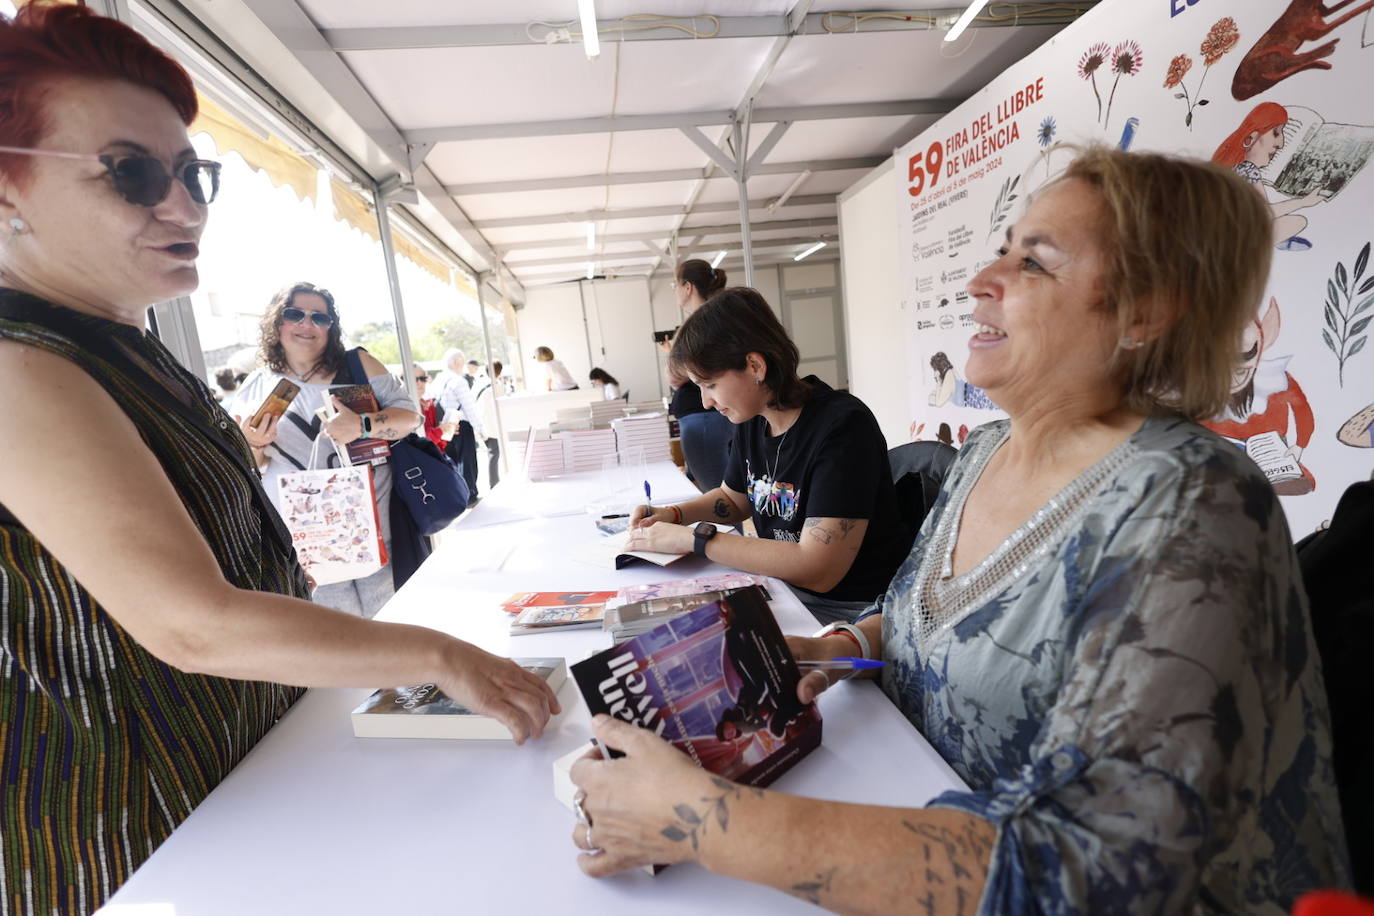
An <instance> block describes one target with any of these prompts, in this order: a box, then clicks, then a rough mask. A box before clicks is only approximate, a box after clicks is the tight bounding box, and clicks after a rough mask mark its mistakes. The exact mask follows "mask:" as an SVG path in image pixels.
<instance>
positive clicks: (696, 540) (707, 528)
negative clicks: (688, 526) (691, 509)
mask: <svg viewBox="0 0 1374 916" xmlns="http://www.w3.org/2000/svg"><path fill="white" fill-rule="evenodd" d="M719 533H720V529H719V528H717V527H716V526H715V525H713V524H711V523H710V522H698V523H697V526H696V527H695V528H693V529H692V553H694V554H696V555H697V556H699V557H704V556H706V542H707V541H709V540H711V538H713V537H715V536H716V535H717V534H719Z"/></svg>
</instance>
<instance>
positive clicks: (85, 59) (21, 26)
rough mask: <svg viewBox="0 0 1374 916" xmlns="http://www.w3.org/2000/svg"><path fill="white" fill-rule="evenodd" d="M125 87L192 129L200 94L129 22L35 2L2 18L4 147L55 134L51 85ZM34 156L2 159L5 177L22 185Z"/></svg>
mask: <svg viewBox="0 0 1374 916" xmlns="http://www.w3.org/2000/svg"><path fill="white" fill-rule="evenodd" d="M70 77H76V78H78V79H80V78H84V79H91V80H123V81H125V82H127V83H133V84H134V85H135V86H142V87H143V88H145V89H152V90H153V91H155V92H158V93H161V94H162V96H163V97H164V98H166V99H167V101H168V102H170V103H171V105H172V108H174V109H175V110H176V113H177V115H178V116H179V117H180V118H181V120H182V122H183V123H184V124H186V125H187V126H188V127H189V126H190V124H191V122H192V121H194V120H195V117H196V110H197V107H198V106H197V102H196V90H195V86H194V84H193V83H192V82H191V77H189V76H188V75H187V74H186V71H185V70H183V69H182V67H181V65H180V64H178V63H177V62H176V61H174V60H173V59H172V58H170V57H168V56H167V55H166V54H164V53H163V52H162V51H159V50H158V49H157V48H155V47H153V45H152V44H150V43H149V42H148V40H147V39H146V38H144V37H143V36H142V35H140V34H138V33H137V32H135V31H134V30H133V29H131V28H129V27H128V26H127V25H124V24H123V23H120V22H117V21H115V20H113V19H107V18H105V17H104V16H99V15H97V14H95V13H93V12H91V11H90V10H89V9H87V8H86V7H84V6H75V5H71V4H61V5H55V4H52V3H47V2H44V0H34V2H32V3H29V4H28V5H27V6H25V7H23V8H22V9H20V10H19V12H18V14H16V15H15V17H14V18H13V19H12V20H7V19H6V18H5V17H4V16H0V146H23V147H33V146H36V145H37V144H38V143H39V142H40V141H41V140H42V139H43V137H44V136H45V135H46V134H47V133H48V132H49V129H50V122H49V114H50V113H49V112H48V111H47V110H46V106H45V104H44V100H43V96H44V89H45V88H46V86H45V85H44V83H45V82H51V81H53V80H57V79H63V78H70ZM29 166H30V157H29V156H16V155H13V154H10V155H5V154H0V175H3V176H6V177H9V178H10V179H11V180H14V181H22V180H23V178H24V177H25V175H26V174H27V173H28V169H29Z"/></svg>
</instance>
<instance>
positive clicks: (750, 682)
mask: <svg viewBox="0 0 1374 916" xmlns="http://www.w3.org/2000/svg"><path fill="white" fill-rule="evenodd" d="M572 673H573V677H574V679H575V680H576V681H577V685H578V687H579V688H580V689H581V691H582V695H583V696H584V697H585V698H586V700H587V706H588V708H589V710H590V711H591V713H592V714H593V715H595V714H596V713H607V714H609V715H612V716H615V717H616V718H619V719H623V720H625V721H627V722H631V723H633V724H636V725H640V726H642V727H644V728H647V729H649V730H650V731H652V732H654V733H656V734H658V735H660V736H662V737H663V738H665V739H666V740H668V741H670V742H671V743H672V744H673V745H674V746H675V747H677V748H678V749H679V750H681V751H682V752H683V753H685V754H687V755H688V756H690V757H691V758H692V760H693V761H695V762H696V763H697V764H698V765H699V766H702V767H704V768H706V769H708V770H710V771H711V772H713V773H716V774H717V775H720V776H724V777H725V778H727V779H733V780H736V781H738V782H741V783H744V784H746V785H751V786H766V785H768V784H769V783H771V782H772V781H773V780H774V779H776V778H777V777H778V776H780V775H781V774H782V773H784V772H786V771H787V770H788V769H790V768H791V767H792V766H793V765H795V764H796V762H797V761H798V760H800V759H801V758H802V757H804V756H806V755H807V754H808V753H810V752H811V751H812V750H814V749H815V748H816V747H817V746H819V745H820V742H821V717H820V713H819V712H818V711H817V710H816V707H815V704H810V705H803V704H802V703H801V702H800V701H798V699H797V682H798V681H799V680H800V679H801V673H800V671H799V670H798V668H797V663H796V661H795V660H794V659H793V658H792V653H791V651H790V650H789V649H788V648H787V643H786V641H785V640H784V639H783V635H782V631H781V630H780V629H779V628H778V624H777V621H776V620H774V619H773V612H772V611H771V610H770V609H769V607H768V602H767V601H766V600H765V599H764V597H763V593H762V590H761V589H759V588H758V587H757V586H752V587H749V588H744V589H741V590H739V591H737V592H734V593H732V594H730V595H728V596H726V597H725V598H722V599H720V600H718V601H713V602H711V603H710V604H707V605H705V606H703V607H700V608H697V609H696V610H694V611H688V612H687V613H685V614H681V615H679V616H677V617H674V618H672V619H670V620H668V621H667V622H665V623H663V624H660V625H659V626H657V627H655V628H654V629H652V630H649V631H648V632H647V633H643V634H641V635H639V636H636V637H634V638H633V639H631V640H629V641H628V642H625V643H622V644H621V645H618V646H616V647H614V648H612V649H607V650H605V651H603V652H600V653H598V654H596V655H594V656H592V657H591V658H588V659H586V660H585V661H581V662H578V663H577V664H575V665H573V666H572ZM607 750H608V751H610V753H611V754H612V756H618V753H617V752H616V751H614V750H613V749H610V748H608V749H607Z"/></svg>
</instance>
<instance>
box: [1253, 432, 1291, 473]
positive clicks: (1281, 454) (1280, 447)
mask: <svg viewBox="0 0 1374 916" xmlns="http://www.w3.org/2000/svg"><path fill="white" fill-rule="evenodd" d="M1245 454H1247V455H1249V456H1250V460H1251V461H1253V462H1255V464H1257V465H1259V469H1260V470H1261V471H1263V472H1264V476H1265V477H1267V478H1268V479H1269V482H1270V483H1283V482H1284V481H1285V480H1297V479H1298V478H1299V477H1301V476H1302V468H1301V467H1300V466H1299V465H1298V463H1297V462H1296V461H1294V460H1293V456H1292V455H1291V454H1289V452H1288V443H1287V442H1284V441H1283V437H1282V436H1280V435H1279V434H1278V433H1276V432H1274V431H1273V430H1270V431H1269V432H1266V433H1260V434H1259V435H1256V436H1251V437H1250V438H1249V439H1246V440H1245Z"/></svg>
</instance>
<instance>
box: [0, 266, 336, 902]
mask: <svg viewBox="0 0 1374 916" xmlns="http://www.w3.org/2000/svg"><path fill="white" fill-rule="evenodd" d="M15 308H20V309H21V310H22V309H27V310H29V311H30V312H31V313H35V312H36V313H41V315H42V316H43V317H42V318H41V319H40V320H38V321H25V320H16V319H14V318H5V317H4V315H5V314H6V313H7V312H8V313H10V314H14V309H15ZM64 328H65V329H69V333H63V331H62V330H61V329H64ZM92 333H94V334H95V335H98V336H99V337H100V338H101V339H102V342H103V343H104V344H105V345H111V344H112V345H113V347H114V348H115V349H116V350H117V351H118V355H119V357H120V358H111V359H106V358H103V357H102V356H101V355H97V353H95V352H91V350H89V349H83V348H82V347H80V346H78V345H77V343H76V342H75V340H74V338H75V339H84V337H85V336H86V335H90V334H92ZM0 339H5V340H10V341H15V342H18V343H23V344H25V345H27V346H31V347H35V348H37V349H41V350H44V351H47V352H51V353H54V354H56V355H58V356H61V357H63V358H64V359H67V360H70V361H71V362H72V363H74V364H75V365H76V366H77V367H79V368H80V369H81V370H82V371H84V372H86V373H88V374H89V375H91V376H92V377H93V378H95V379H96V381H98V382H99V383H100V384H101V385H102V386H103V387H104V388H105V390H106V391H107V392H109V394H110V395H111V396H112V397H113V398H114V400H115V402H116V403H117V404H118V405H119V406H120V408H121V409H123V410H124V412H125V413H126V414H127V415H128V416H129V418H130V419H131V420H132V421H133V422H134V424H135V426H136V427H137V428H138V431H139V434H140V435H141V436H142V438H143V441H144V443H145V444H146V445H147V446H148V448H149V449H150V450H151V451H152V452H153V454H154V455H156V456H157V458H158V460H159V461H160V462H161V464H162V469H163V471H164V472H165V473H166V474H167V477H168V478H169V479H170V480H171V482H172V485H173V486H174V487H175V488H176V491H177V493H178V494H179V496H180V497H181V501H182V504H183V505H184V506H185V507H186V511H187V512H188V513H190V516H191V518H192V520H193V521H194V522H195V524H196V527H197V528H199V529H200V532H201V534H202V535H203V536H204V537H205V540H206V542H207V543H208V544H209V546H210V549H211V550H212V551H213V552H214V555H215V558H216V559H217V560H218V561H219V565H220V568H221V569H222V570H223V572H224V576H225V578H226V579H227V580H228V581H229V582H230V583H232V584H233V585H235V586H237V587H239V588H244V589H254V590H258V591H267V592H276V593H279V594H287V595H295V596H297V597H301V598H307V597H308V596H309V592H308V589H307V587H306V584H305V578H304V576H303V575H302V573H301V571H300V567H299V566H298V565H297V563H296V560H295V554H294V552H293V551H292V550H291V547H290V542H289V539H286V540H284V539H283V538H282V536H281V533H280V530H279V528H278V525H279V522H277V521H276V520H274V519H268V518H265V517H264V516H263V515H262V513H261V511H260V509H259V506H261V505H263V503H262V501H261V500H259V499H257V498H256V497H255V496H254V489H255V488H258V487H259V486H260V485H259V484H258V481H257V480H256V477H255V476H253V475H252V471H251V468H252V463H251V459H250V457H249V454H248V451H247V444H246V443H245V442H244V440H243V437H242V435H241V434H240V432H239V430H238V427H237V426H236V425H235V424H234V423H233V421H232V419H231V418H230V417H229V416H228V415H227V414H226V413H225V412H224V411H223V410H222V409H221V408H220V407H219V405H218V404H216V403H215V400H214V398H213V396H212V395H211V394H210V391H209V389H208V388H207V387H206V386H205V384H204V383H202V382H201V381H200V380H199V379H197V378H195V377H194V376H192V375H191V374H190V373H188V372H187V371H185V370H184V369H183V368H182V367H181V366H180V365H178V364H177V362H176V360H175V359H174V358H173V357H172V355H171V354H170V353H169V352H168V351H167V350H166V348H165V347H163V346H162V344H161V343H159V342H158V341H157V340H156V339H155V338H153V337H151V336H146V335H144V334H143V333H142V332H141V331H140V330H139V329H137V328H133V327H130V326H128V325H123V324H118V323H115V322H111V321H106V320H104V319H101V318H98V317H94V316H90V315H84V314H80V313H77V312H74V311H71V310H69V309H65V308H58V307H56V306H50V305H47V304H46V303H42V302H41V301H39V300H36V299H34V298H33V297H30V296H27V295H24V294H20V293H16V292H13V291H10V290H0ZM102 350H103V348H102ZM107 355H108V354H107ZM169 396H170V397H171V398H175V399H176V400H177V401H179V402H180V405H174V406H180V407H184V408H186V409H184V410H168V409H165V406H159V404H158V399H159V398H160V399H161V400H162V401H163V402H164V403H165V402H167V400H168V397H169ZM196 421H200V422H196ZM212 434H217V435H219V436H221V437H222V438H223V440H224V441H223V442H221V443H218V444H217V443H215V442H214V441H212V440H211V439H210V436H211V435H212ZM34 442H35V445H34V447H36V448H41V447H42V446H41V444H40V443H41V440H40V439H35V440H34ZM226 443H228V444H231V445H232V448H231V449H228V450H226V447H225V445H226ZM232 453H238V454H241V456H242V459H243V460H242V461H236V460H234V459H233V458H231V454H232ZM100 454H101V452H100V447H99V443H92V444H91V448H90V460H91V461H99V460H101V458H100ZM93 511H99V509H98V507H95V508H94V509H93ZM70 524H73V525H79V524H81V519H79V518H73V519H71V520H70ZM300 693H301V691H300V690H299V689H298V688H294V687H284V686H281V685H278V684H268V683H261V682H250V681H238V680H230V679H226V678H220V677H209V676H204V675H197V674H187V673H185V672H182V671H179V670H177V669H175V668H172V667H170V666H168V665H166V664H164V663H163V662H160V661H158V660H157V659H156V658H154V657H153V656H152V655H151V654H149V653H148V652H147V651H145V650H144V649H143V648H142V647H141V646H140V645H138V643H136V642H134V640H133V639H132V638H131V637H130V636H129V635H128V634H127V633H126V632H124V630H123V629H122V628H121V627H120V626H119V624H118V623H116V622H115V621H114V620H113V619H112V618H111V617H110V616H109V615H108V614H107V613H106V612H105V611H104V609H103V608H101V606H100V605H99V603H97V602H96V601H95V599H94V598H93V597H92V596H91V595H90V593H88V592H87V591H86V590H85V589H84V588H83V587H82V586H81V583H79V582H77V581H76V580H75V579H74V578H73V577H72V575H71V574H70V573H68V572H67V571H66V570H65V569H64V568H63V566H62V563H61V562H60V561H59V560H58V559H57V558H56V557H54V556H53V555H52V554H51V553H49V552H48V551H47V550H46V549H45V548H44V547H43V545H42V544H41V543H39V542H38V541H37V540H35V539H34V537H33V536H32V535H31V534H30V533H29V532H28V531H27V530H26V529H25V528H24V527H23V525H22V523H21V522H20V521H19V520H17V519H15V518H14V517H13V516H12V515H11V514H10V513H9V512H7V511H5V510H4V509H3V507H0V865H3V871H0V913H3V914H20V913H23V914H30V913H32V914H37V913H42V914H44V916H47V914H51V913H59V912H60V913H89V912H91V911H92V910H94V909H95V908H96V907H98V906H100V905H101V904H102V903H103V902H104V901H105V899H106V898H108V897H109V896H110V895H111V894H112V893H113V892H114V891H115V890H116V889H117V888H118V887H119V885H120V884H122V883H123V882H124V880H125V879H127V878H128V876H129V875H130V874H131V873H132V872H133V870H134V869H135V868H137V867H138V866H139V865H140V864H141V863H142V862H143V861H144V860H145V859H147V858H148V856H149V855H150V854H151V853H152V852H153V850H154V849H155V848H156V847H157V846H158V844H160V843H161V842H162V841H163V840H164V839H166V838H167V836H168V835H169V834H170V833H171V832H172V829H173V828H174V827H176V826H177V824H179V823H181V821H182V820H184V819H185V818H186V816H187V815H189V814H190V812H191V809H192V808H194V807H195V806H196V805H197V804H198V803H199V802H200V801H201V800H202V799H203V798H205V796H206V795H207V794H208V793H209V792H210V790H211V789H213V788H214V787H215V785H216V784H217V783H218V782H219V781H220V780H221V779H223V778H224V777H225V775H226V774H228V772H229V770H230V769H232V768H233V767H234V765H235V764H236V763H238V762H239V761H240V760H241V759H243V757H244V755H245V754H247V752H248V751H249V749H250V748H252V747H253V745H254V744H256V743H257V741H258V740H259V739H261V738H262V736H263V735H264V734H265V733H266V732H267V730H268V729H269V728H271V727H272V725H273V723H275V722H276V721H277V720H278V719H279V718H280V717H281V715H282V714H283V713H284V712H286V710H287V709H288V708H289V707H290V705H291V704H292V703H293V702H294V701H295V700H296V698H297V697H298V696H299V695H300Z"/></svg>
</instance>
